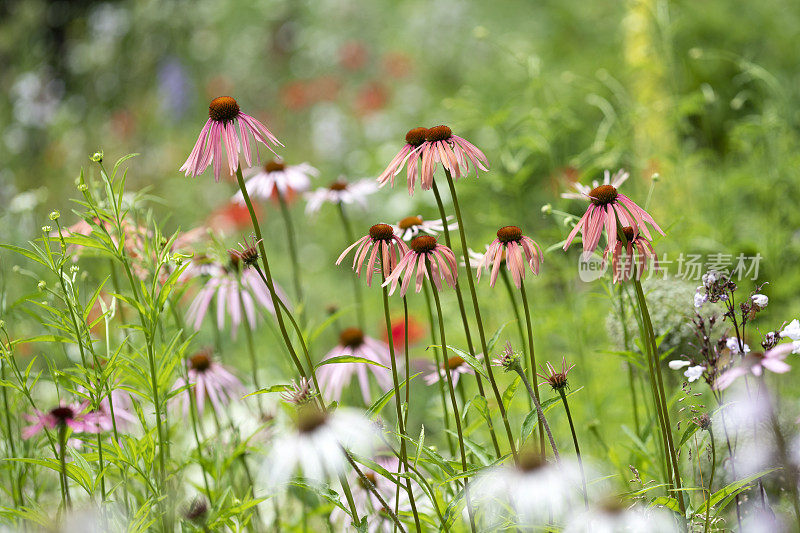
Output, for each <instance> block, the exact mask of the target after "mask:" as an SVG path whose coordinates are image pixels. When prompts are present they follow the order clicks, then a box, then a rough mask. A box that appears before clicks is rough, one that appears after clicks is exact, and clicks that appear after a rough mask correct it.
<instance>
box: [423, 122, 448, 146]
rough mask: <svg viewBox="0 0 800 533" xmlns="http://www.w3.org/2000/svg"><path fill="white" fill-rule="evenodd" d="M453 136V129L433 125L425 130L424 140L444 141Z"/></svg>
mask: <svg viewBox="0 0 800 533" xmlns="http://www.w3.org/2000/svg"><path fill="white" fill-rule="evenodd" d="M452 136H453V130H451V129H450V128H448V127H447V126H434V127H432V128H428V131H427V132H425V140H426V141H429V142H435V141H445V140H447V139H449V138H450V137H452Z"/></svg>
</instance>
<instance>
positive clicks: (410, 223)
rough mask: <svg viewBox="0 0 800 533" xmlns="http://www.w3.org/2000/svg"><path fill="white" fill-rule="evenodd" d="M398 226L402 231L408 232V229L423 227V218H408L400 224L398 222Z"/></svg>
mask: <svg viewBox="0 0 800 533" xmlns="http://www.w3.org/2000/svg"><path fill="white" fill-rule="evenodd" d="M397 225H398V226H399V227H400V229H402V230H407V229H408V228H412V227H414V226H421V225H422V217H420V216H416V217H406V218H404V219H403V220H401V221H400V222H398V223H397Z"/></svg>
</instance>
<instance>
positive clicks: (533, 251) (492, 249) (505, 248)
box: [476, 226, 542, 289]
mask: <svg viewBox="0 0 800 533" xmlns="http://www.w3.org/2000/svg"><path fill="white" fill-rule="evenodd" d="M523 254H524V255H525V257H524V258H523ZM541 256H542V249H541V248H539V245H538V244H536V243H535V242H534V241H533V239H531V238H530V237H527V236H525V235H523V234H522V230H521V229H519V228H518V227H517V226H505V227H502V228H500V229H499V230H497V238H496V239H495V240H494V241H492V243H491V244H490V245H489V247H488V248H487V250H486V253H485V254H484V255H483V257H482V258H481V260H480V262H479V263H478V265H477V266H476V268H477V269H478V281H480V280H481V268H483V269H485V270H486V272H489V271H490V270H491V272H492V276H491V278H490V279H489V286H490V287H494V284H495V282H496V281H497V275H498V274H499V273H500V267H501V265H502V263H503V262H505V264H506V268H507V269H508V271H509V272H511V278H512V279H513V280H514V285H516V286H517V288H518V289H519V288H520V287H522V280H523V279H525V271H526V269H525V265H526V263H527V265H528V267H529V268H530V269H531V271H533V273H534V274H539V262H540V261H541Z"/></svg>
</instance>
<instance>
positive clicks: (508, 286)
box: [500, 268, 536, 409]
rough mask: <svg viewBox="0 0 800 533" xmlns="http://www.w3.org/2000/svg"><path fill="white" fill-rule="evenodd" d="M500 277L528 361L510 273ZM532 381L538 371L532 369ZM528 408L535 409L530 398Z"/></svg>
mask: <svg viewBox="0 0 800 533" xmlns="http://www.w3.org/2000/svg"><path fill="white" fill-rule="evenodd" d="M500 277H501V278H503V285H505V287H506V292H507V293H508V301H509V302H511V310H512V311H513V312H514V318H515V319H516V321H517V332H518V333H519V345H520V348H521V349H522V355H523V359H525V360H527V359H528V343H527V341H526V339H525V329H524V328H525V326H524V325H523V324H522V315H521V314H520V313H519V307H518V306H517V298H516V297H515V296H514V289H513V287H512V285H511V280H510V279H508V272H506V270H505V269H503V268H501V269H500ZM531 371H532V374H531V380H535V379H536V378H534V377H533V375H534V374H535V372H536V369H535V368H533V369H531ZM528 407H529V409H533V401H531V399H530V398H528Z"/></svg>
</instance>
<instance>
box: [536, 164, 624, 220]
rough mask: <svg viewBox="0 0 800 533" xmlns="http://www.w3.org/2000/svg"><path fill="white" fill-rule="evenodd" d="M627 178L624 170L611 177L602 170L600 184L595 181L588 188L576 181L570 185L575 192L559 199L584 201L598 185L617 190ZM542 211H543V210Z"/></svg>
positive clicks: (563, 195) (606, 171) (562, 194)
mask: <svg viewBox="0 0 800 533" xmlns="http://www.w3.org/2000/svg"><path fill="white" fill-rule="evenodd" d="M629 177H630V174H629V173H628V172H627V171H626V170H624V169H619V170H618V171H616V172H615V173H614V175H613V176H612V175H611V172H609V171H608V170H604V171H603V182H602V183H600V182H599V181H597V180H592V186H591V187H590V186H588V185H584V184H582V183H578V182H577V181H576V182H575V183H573V184H572V187H573V189H575V191H576V192H565V193H561V197H562V198H572V199H574V200H585V199H586V197H587V196H589V193H590V192H592V189H596V188H597V187H599V186H600V185H611V186H613V187H615V188H619V186H620V185H622V184H623V183H625V181H626V180H627V179H628V178H629ZM542 210H543V211H544V208H543V209H542Z"/></svg>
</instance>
